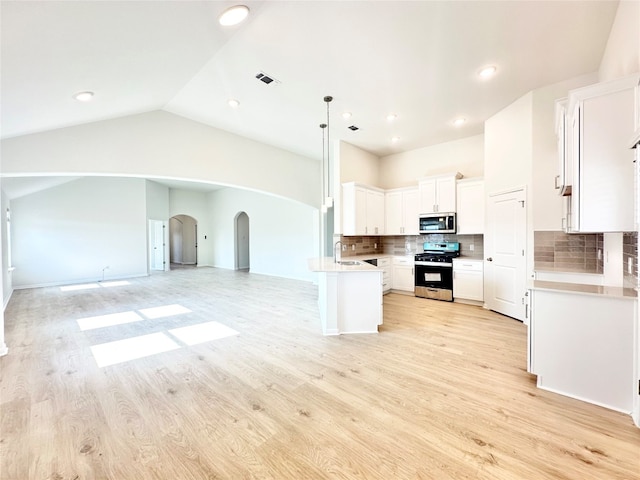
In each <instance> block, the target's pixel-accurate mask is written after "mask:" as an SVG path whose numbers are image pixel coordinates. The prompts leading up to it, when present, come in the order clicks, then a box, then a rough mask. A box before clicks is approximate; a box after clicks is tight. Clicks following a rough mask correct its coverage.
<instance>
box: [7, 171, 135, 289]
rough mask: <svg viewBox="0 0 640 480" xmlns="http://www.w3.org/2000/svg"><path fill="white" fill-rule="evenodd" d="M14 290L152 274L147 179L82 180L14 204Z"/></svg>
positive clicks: (12, 226)
mask: <svg viewBox="0 0 640 480" xmlns="http://www.w3.org/2000/svg"><path fill="white" fill-rule="evenodd" d="M11 228H12V237H13V239H14V242H13V243H12V247H13V264H14V266H15V267H16V270H15V271H14V272H13V284H14V287H16V288H18V287H30V286H37V285H49V284H60V283H75V282H83V281H95V280H100V279H101V278H102V271H103V268H104V267H105V266H109V269H108V270H105V278H122V277H129V276H139V275H146V274H147V231H146V230H147V221H146V211H145V184H144V180H142V179H131V178H122V179H118V178H82V179H79V180H75V181H73V182H69V183H65V184H64V185H60V186H57V187H54V188H50V189H48V190H44V191H41V192H38V193H34V194H32V195H28V196H25V197H20V198H17V199H14V200H13V201H12V202H11Z"/></svg>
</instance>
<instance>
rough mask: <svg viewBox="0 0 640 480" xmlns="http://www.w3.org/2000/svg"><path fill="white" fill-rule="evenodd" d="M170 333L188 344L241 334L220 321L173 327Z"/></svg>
mask: <svg viewBox="0 0 640 480" xmlns="http://www.w3.org/2000/svg"><path fill="white" fill-rule="evenodd" d="M169 333H170V334H171V335H173V336H174V337H176V338H177V339H178V340H180V341H181V342H183V343H186V344H187V345H197V344H198V343H204V342H210V341H211V340H218V339H220V338H225V337H231V336H233V335H239V334H240V332H238V331H236V330H234V329H233V328H230V327H227V326H226V325H223V324H221V323H218V322H206V323H200V324H198V325H191V326H189V327H181V328H172V329H171V330H169Z"/></svg>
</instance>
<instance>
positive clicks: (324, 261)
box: [309, 256, 382, 272]
mask: <svg viewBox="0 0 640 480" xmlns="http://www.w3.org/2000/svg"><path fill="white" fill-rule="evenodd" d="M365 258H380V257H370V256H366V257H365ZM342 261H344V262H347V261H357V262H358V264H357V265H343V264H340V263H336V262H334V261H333V257H317V258H310V259H309V270H311V271H312V272H367V271H370V272H382V269H381V268H378V267H374V266H373V265H371V264H370V263H366V262H364V261H361V260H358V258H357V257H343V258H342Z"/></svg>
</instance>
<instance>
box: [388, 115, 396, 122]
mask: <svg viewBox="0 0 640 480" xmlns="http://www.w3.org/2000/svg"><path fill="white" fill-rule="evenodd" d="M396 118H398V115H396V114H395V113H390V114H389V115H387V121H388V122H393V121H394V120H395V119H396Z"/></svg>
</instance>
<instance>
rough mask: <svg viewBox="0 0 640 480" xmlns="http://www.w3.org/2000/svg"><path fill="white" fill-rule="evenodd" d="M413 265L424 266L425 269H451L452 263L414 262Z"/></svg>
mask: <svg viewBox="0 0 640 480" xmlns="http://www.w3.org/2000/svg"><path fill="white" fill-rule="evenodd" d="M415 265H424V266H426V267H452V268H453V263H450V262H420V261H416V262H415Z"/></svg>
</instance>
